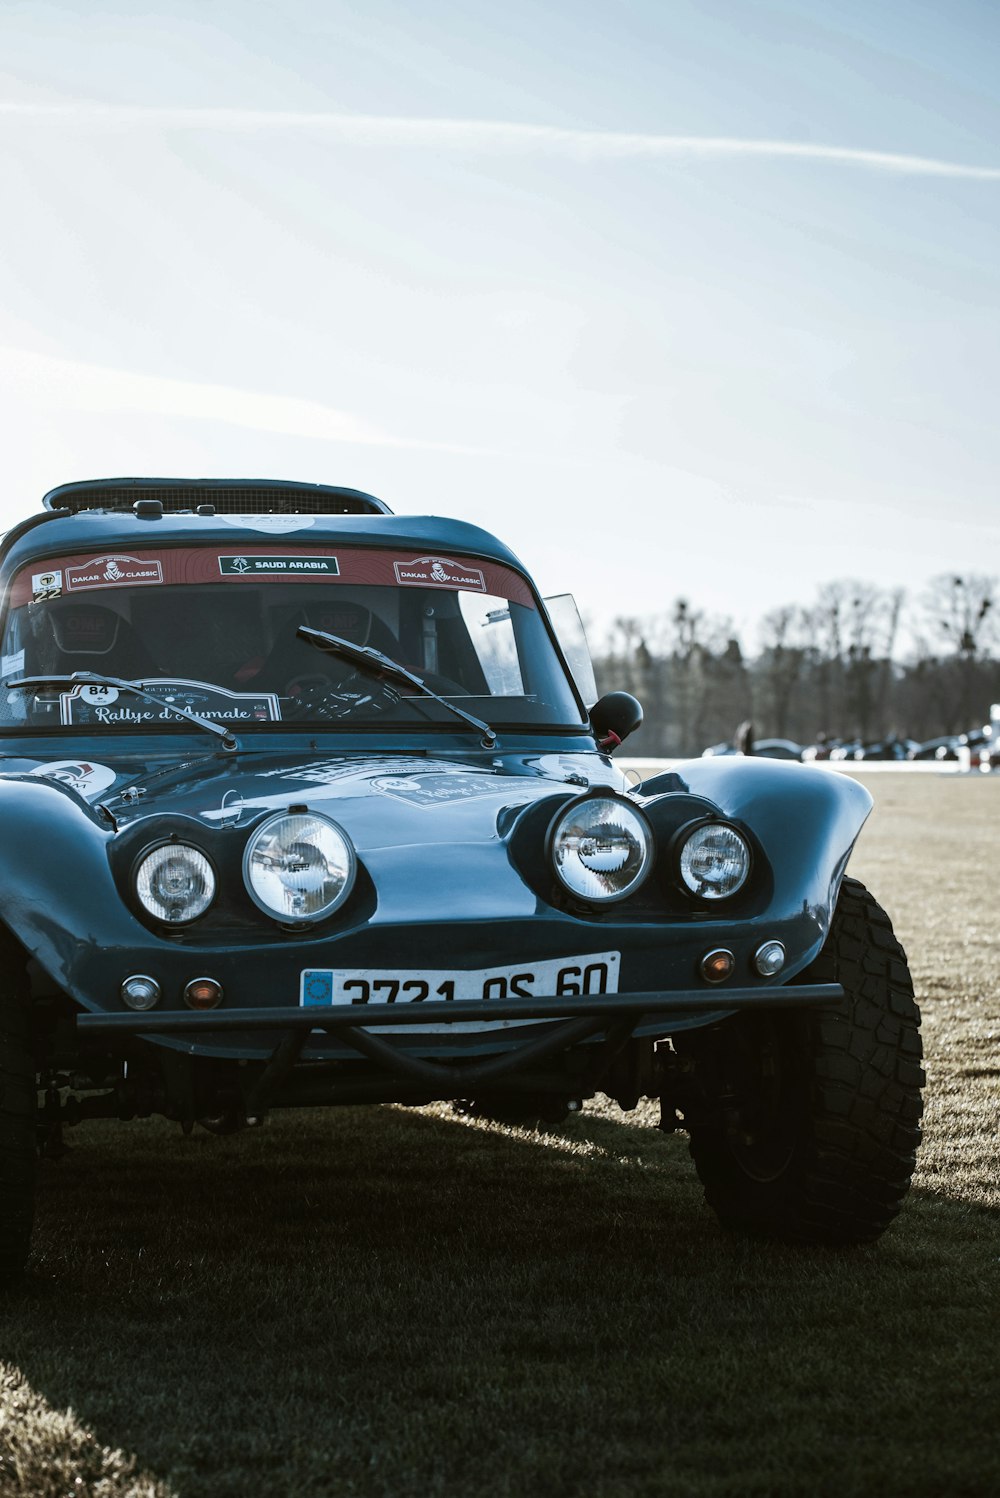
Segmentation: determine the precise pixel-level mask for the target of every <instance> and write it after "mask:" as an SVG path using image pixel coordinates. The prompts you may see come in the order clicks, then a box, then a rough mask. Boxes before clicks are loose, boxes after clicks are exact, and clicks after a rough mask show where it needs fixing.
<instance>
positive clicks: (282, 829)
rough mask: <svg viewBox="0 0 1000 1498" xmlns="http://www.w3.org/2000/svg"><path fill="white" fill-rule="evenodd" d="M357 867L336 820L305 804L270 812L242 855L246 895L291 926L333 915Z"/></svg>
mask: <svg viewBox="0 0 1000 1498" xmlns="http://www.w3.org/2000/svg"><path fill="white" fill-rule="evenodd" d="M357 868H358V861H357V858H356V857H355V853H354V849H353V847H352V846H351V844H350V842H349V841H348V839H347V836H346V835H345V834H344V833H343V832H342V831H341V830H340V828H339V827H338V826H337V824H336V822H331V821H330V819H329V818H328V817H324V816H320V815H319V813H318V812H311V811H308V810H306V808H305V807H301V808H296V810H295V811H288V812H283V811H282V812H278V814H277V815H276V816H273V817H268V819H267V821H266V822H262V823H261V825H260V826H259V827H258V828H257V830H256V832H255V833H254V834H253V836H252V837H251V839H250V841H249V842H248V843H247V846H246V852H245V853H244V855H243V878H244V880H245V881H246V887H247V891H248V893H249V895H250V898H251V899H252V900H254V901H255V902H256V904H257V905H259V906H260V908H261V910H263V911H265V912H266V913H267V915H269V916H273V918H274V919H275V920H276V921H281V922H282V923H283V924H285V925H289V926H299V925H308V924H309V923H311V922H312V921H319V920H322V919H323V918H324V917H325V916H328V915H332V914H333V912H334V911H335V910H337V909H338V908H339V907H340V906H341V905H343V903H344V901H345V900H346V899H347V897H348V895H349V894H350V893H351V889H352V888H353V886H354V878H355V875H356V873H357Z"/></svg>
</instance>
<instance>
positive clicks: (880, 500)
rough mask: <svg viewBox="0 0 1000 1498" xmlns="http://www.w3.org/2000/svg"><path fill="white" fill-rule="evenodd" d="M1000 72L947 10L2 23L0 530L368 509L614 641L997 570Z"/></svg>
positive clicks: (746, 6) (16, 12) (802, 8)
mask: <svg viewBox="0 0 1000 1498" xmlns="http://www.w3.org/2000/svg"><path fill="white" fill-rule="evenodd" d="M998 43H1000V10H998V9H997V8H996V7H995V6H993V5H989V4H969V3H965V4H961V3H959V4H954V3H948V4H945V3H943V0H941V3H935V4H928V3H920V0H916V3H906V4H904V3H892V4H888V3H886V4H880V3H878V0H869V3H867V4H861V3H842V4H838V5H837V6H836V7H831V6H829V5H828V4H821V3H814V0H800V3H795V4H754V3H742V4H740V3H735V0H727V3H723V0H714V3H713V0H707V3H702V4H686V3H675V0H663V3H660V4H649V3H619V4H615V3H612V0H606V3H604V4H600V5H596V4H590V3H569V0H561V3H537V4H528V3H525V0H516V3H506V4H504V5H503V6H502V7H498V6H496V5H495V4H489V5H487V4H485V3H480V0H464V3H454V4H447V3H443V0H424V3H422V4H421V5H420V6H419V7H416V6H413V5H412V4H403V3H398V4H395V3H387V0H367V3H364V4H353V5H352V4H346V3H343V0H324V3H322V4H319V3H316V4H309V3H302V0H293V3H290V4H289V3H286V4H283V5H281V6H275V5H272V4H248V3H240V4H234V3H214V4H213V3H206V0H201V3H199V4H179V3H171V4H160V5H154V6H152V7H150V6H145V5H144V6H141V7H140V6H135V5H129V4H117V5H108V6H103V7H98V6H95V5H92V4H59V5H46V4H40V3H37V0H30V3H26V4H14V3H11V0H0V191H2V195H3V203H4V213H3V230H2V233H0V278H2V287H3V295H2V297H0V398H2V405H0V411H2V412H3V416H2V421H0V426H2V436H3V449H4V457H5V470H6V482H5V484H4V486H3V489H2V491H0V524H3V523H5V522H6V521H8V520H11V519H13V518H15V517H16V516H17V515H20V514H23V513H26V512H27V511H30V510H31V509H32V508H34V507H35V505H36V503H37V498H38V496H39V495H40V493H41V492H42V491H43V490H44V489H45V488H48V487H50V486H52V485H54V484H56V483H59V482H63V481H65V480H67V479H70V478H77V477H93V476H98V475H101V474H114V473H127V472H149V473H187V474H190V473H204V474H217V475H218V474H237V475H254V474H265V475H271V476H277V477H302V478H309V479H315V480H319V481H326V482H343V483H347V484H352V485H356V486H358V487H361V488H367V489H371V490H373V491H374V492H375V493H378V494H380V495H382V497H384V498H385V499H386V500H387V501H388V502H389V503H390V504H391V505H392V506H393V508H395V509H397V510H401V511H422V510H426V511H431V512H435V513H451V514H454V515H458V516H461V517H462V518H464V519H468V520H472V521H475V522H477V523H479V524H484V525H487V526H488V527H490V528H492V529H495V530H497V531H498V532H499V533H500V534H501V535H502V536H503V537H504V538H505V539H506V540H507V541H508V542H509V543H510V544H511V545H513V547H514V548H515V550H517V551H519V552H520V553H521V554H522V556H523V557H524V558H525V560H526V561H527V562H528V563H529V565H531V566H532V567H533V568H534V570H535V571H536V573H537V574H538V575H539V578H540V581H541V582H542V584H543V586H544V587H545V588H547V589H549V590H558V589H560V588H563V587H567V586H569V587H574V588H575V589H576V591H577V593H578V595H579V597H580V599H581V602H582V604H583V606H584V608H585V610H586V611H587V612H589V613H590V614H591V615H592V616H593V617H594V618H595V619H597V620H602V619H606V618H608V617H610V616H611V615H612V614H614V613H615V612H631V613H654V612H656V611H657V610H660V609H662V608H664V607H665V606H666V605H667V604H668V602H669V601H670V599H672V598H673V597H674V596H676V594H677V593H679V592H682V591H683V592H686V593H688V594H689V596H691V597H692V598H693V599H694V601H695V602H696V603H699V604H701V605H702V606H705V607H707V608H709V609H711V610H713V611H716V612H724V613H728V614H731V615H732V616H733V617H734V619H735V620H736V622H737V624H740V625H746V624H748V623H749V622H750V621H751V620H752V619H753V618H754V617H755V616H756V615H758V614H759V613H760V612H761V611H762V610H763V609H764V608H766V607H767V606H769V605H770V604H772V603H779V602H785V601H789V600H794V599H798V600H800V601H808V599H809V598H810V596H811V594H812V592H813V590H814V588H815V586H816V584H817V583H819V582H821V581H823V580H826V579H829V578H832V577H838V576H845V575H854V576H862V577H867V578H872V579H874V580H876V581H883V582H886V583H892V584H902V585H905V586H908V587H910V588H911V589H919V587H920V586H921V585H922V584H923V582H924V581H925V580H926V579H927V578H928V577H930V576H931V575H932V574H934V573H937V572H941V571H945V570H958V571H962V570H967V569H974V570H978V571H987V572H1000V551H998V546H997V516H998V506H997V475H998V459H1000V437H998V428H997V422H996V419H995V405H996V393H997V391H998V389H1000V233H998V230H1000V47H998ZM95 106H97V107H96V108H95ZM435 121H437V122H441V121H444V122H450V123H447V124H445V125H443V126H442V125H438V126H437V127H435V126H434V125H433V123H431V122H435ZM511 125H514V126H519V127H525V128H523V129H519V130H513V131H512V130H510V129H504V128H503V127H504V126H511ZM707 142H714V143H715V144H707ZM793 147H794V148H799V147H801V148H804V153H800V154H783V153H786V152H787V151H788V149H789V148H793ZM827 148H833V149H834V151H839V152H840V153H842V154H840V155H839V156H837V155H834V156H830V155H824V154H823V152H824V150H826V149H827ZM868 153H880V156H879V159H873V158H872V156H871V155H870V154H868ZM977 169H978V172H979V174H978V175H977V174H976V170H977Z"/></svg>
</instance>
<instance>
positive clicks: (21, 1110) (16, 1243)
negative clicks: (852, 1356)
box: [0, 932, 38, 1283]
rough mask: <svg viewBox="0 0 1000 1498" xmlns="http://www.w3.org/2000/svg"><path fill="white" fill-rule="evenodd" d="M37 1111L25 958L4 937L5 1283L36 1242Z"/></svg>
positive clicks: (1, 1169)
mask: <svg viewBox="0 0 1000 1498" xmlns="http://www.w3.org/2000/svg"><path fill="white" fill-rule="evenodd" d="M36 1111H37V1091H36V1086H35V1059H34V1055H33V1053H32V1048H31V1006H30V1004H29V1002H28V985H27V976H26V973H25V960H24V954H23V952H22V951H21V950H20V948H18V947H17V946H16V944H15V943H14V942H12V941H11V940H10V939H9V938H6V937H5V936H4V934H3V933H2V932H0V1283H2V1282H8V1283H9V1282H10V1281H11V1280H14V1279H16V1278H17V1277H18V1276H19V1275H20V1273H21V1271H22V1270H23V1269H24V1265H25V1260H26V1259H27V1257H28V1248H29V1246H30V1243H31V1227H32V1222H33V1219H34V1211H35V1173H36V1169H37V1158H38V1148H37V1140H36V1132H35V1131H36Z"/></svg>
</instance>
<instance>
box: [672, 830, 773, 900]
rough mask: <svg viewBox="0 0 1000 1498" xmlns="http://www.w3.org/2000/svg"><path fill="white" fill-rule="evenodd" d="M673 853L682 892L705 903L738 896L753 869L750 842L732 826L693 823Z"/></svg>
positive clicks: (676, 841)
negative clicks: (705, 901)
mask: <svg viewBox="0 0 1000 1498" xmlns="http://www.w3.org/2000/svg"><path fill="white" fill-rule="evenodd" d="M672 852H673V858H674V867H675V869H676V873H677V879H678V882H679V883H680V886H681V888H682V889H683V890H684V891H685V892H686V893H687V894H689V895H694V896H695V897H696V898H698V899H701V900H728V899H729V898H730V896H732V895H735V894H738V893H739V891H740V890H741V889H742V888H743V886H744V885H745V884H746V882H747V879H748V878H749V877H750V869H751V867H752V865H753V855H752V853H751V851H750V844H749V842H748V841H747V839H746V837H745V836H744V835H743V833H742V832H741V831H740V830H739V828H738V827H734V826H733V824H732V823H731V822H724V821H702V822H695V823H694V824H691V823H689V824H688V826H687V827H682V828H681V830H680V831H679V832H678V834H677V836H676V838H675V839H674V846H673V850H672Z"/></svg>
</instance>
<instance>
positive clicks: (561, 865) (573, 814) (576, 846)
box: [547, 794, 654, 905]
mask: <svg viewBox="0 0 1000 1498" xmlns="http://www.w3.org/2000/svg"><path fill="white" fill-rule="evenodd" d="M653 846H654V845H653V834H652V831H651V829H650V826H649V823H648V822H647V820H646V818H645V816H644V815H643V813H642V812H641V811H640V810H639V809H638V807H636V806H633V805H632V804H631V802H629V801H626V800H625V799H624V798H623V797H621V796H615V795H611V794H598V795H593V794H591V795H587V796H582V797H580V798H579V799H578V800H576V801H571V802H570V803H569V805H568V806H564V807H563V808H562V810H561V811H560V812H558V813H557V815H556V817H555V818H554V820H553V822H552V824H551V826H550V827H549V832H548V838H547V848H548V856H549V862H550V864H551V866H552V869H553V871H554V873H555V875H556V878H557V879H558V880H559V882H560V884H561V885H562V886H563V888H564V889H566V890H568V891H569V893H570V894H571V895H573V896H575V897H576V899H578V900H584V901H586V902H587V903H588V904H592V905H610V904H613V903H614V902H615V901H618V900H624V899H626V898H627V897H628V896H629V895H631V894H634V892H635V891H636V890H637V889H638V888H639V886H640V885H641V884H642V883H643V881H644V880H645V878H646V876H647V874H648V873H649V871H650V869H651V867H652V864H653Z"/></svg>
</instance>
